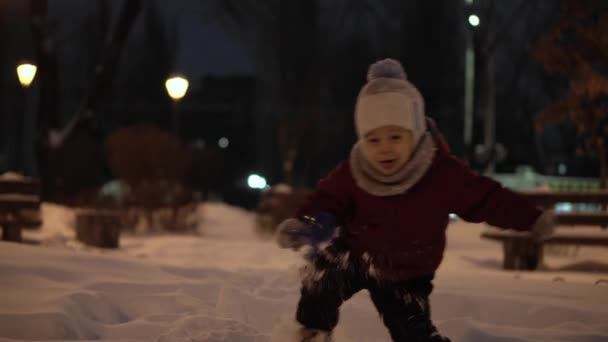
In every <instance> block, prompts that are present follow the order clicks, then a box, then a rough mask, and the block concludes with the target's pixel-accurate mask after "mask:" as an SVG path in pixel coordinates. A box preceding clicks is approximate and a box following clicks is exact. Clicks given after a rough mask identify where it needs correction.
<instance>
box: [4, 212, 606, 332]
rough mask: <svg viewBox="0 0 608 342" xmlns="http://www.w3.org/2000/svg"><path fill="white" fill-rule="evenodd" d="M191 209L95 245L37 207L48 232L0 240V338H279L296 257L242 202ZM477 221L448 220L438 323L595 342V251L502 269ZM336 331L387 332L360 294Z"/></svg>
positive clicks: (601, 291)
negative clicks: (537, 266)
mask: <svg viewBox="0 0 608 342" xmlns="http://www.w3.org/2000/svg"><path fill="white" fill-rule="evenodd" d="M203 214H204V215H205V216H204V217H205V224H204V225H203V227H201V231H202V233H203V236H201V237H194V236H176V235H172V236H168V235H154V236H124V238H123V239H122V240H121V249H120V250H118V251H101V250H96V249H92V248H82V246H80V245H77V244H74V243H67V244H66V243H65V242H66V241H69V236H70V234H71V232H69V231H68V230H66V228H65V227H66V226H69V218H66V216H65V215H68V214H67V213H66V212H65V211H63V212H62V211H61V209H60V208H55V207H52V206H46V207H45V218H46V219H47V220H46V221H45V227H44V229H43V230H45V232H46V233H45V232H42V233H40V234H39V235H40V236H43V237H46V238H47V241H49V243H47V244H45V245H43V246H28V245H23V244H13V243H0V341H22V340H26V341H41V340H42V341H63V340H77V341H85V340H97V341H99V340H101V341H142V342H143V341H159V342H160V341H162V342H168V341H208V342H211V341H215V342H219V341H226V342H238V341H269V340H270V341H276V342H278V341H285V339H286V337H285V336H286V334H287V330H289V328H290V327H291V317H292V316H293V311H294V309H295V305H296V302H297V299H298V279H297V265H298V264H299V263H300V259H299V258H298V257H297V255H295V254H294V253H292V252H289V251H285V250H280V249H278V248H276V247H275V246H274V244H273V243H272V242H269V241H260V240H259V239H257V238H256V237H255V235H254V234H253V233H252V230H251V225H252V217H251V214H250V213H247V212H244V211H241V210H238V209H235V208H230V207H227V206H224V205H219V204H211V205H207V206H205V208H204V213H203ZM61 227H63V228H61ZM482 228H483V227H482V226H479V225H470V224H465V223H456V224H453V225H452V226H451V227H450V229H449V247H448V252H447V254H446V260H445V262H444V264H443V266H442V267H441V269H440V271H439V274H438V277H437V279H436V282H435V285H436V290H435V292H434V294H433V296H432V303H433V316H434V318H435V321H436V323H437V325H438V327H439V329H440V330H441V331H442V332H443V333H444V334H446V335H448V336H450V337H451V338H452V339H453V341H490V342H499V341H500V342H502V341H585V342H587V341H608V319H607V317H608V286H606V285H601V284H600V285H595V282H596V281H597V280H599V279H608V264H607V262H608V250H606V249H591V248H589V249H581V250H580V251H578V253H577V254H576V255H562V256H549V258H548V264H549V265H550V267H551V268H553V269H570V268H577V267H579V268H580V267H582V266H580V265H595V266H594V267H595V272H589V271H587V272H575V271H567V272H566V271H541V272H535V273H529V272H522V273H513V272H503V271H501V270H500V269H499V267H498V266H499V265H500V257H501V251H500V246H499V245H498V244H496V243H492V242H487V241H482V240H480V239H479V232H480V231H481V229H482ZM45 234H47V235H45ZM60 242H61V243H60ZM577 265H579V266H577ZM556 279H558V280H561V279H564V280H565V281H555V280H556ZM271 335H273V336H271ZM336 335H337V340H338V342H344V341H353V342H354V341H389V339H388V335H387V333H386V332H385V330H384V328H383V327H382V325H381V323H380V320H379V318H378V316H377V314H376V313H375V311H374V309H373V306H372V305H371V302H370V301H369V298H368V295H367V293H365V292H362V293H359V294H357V295H356V296H355V297H354V298H353V299H352V300H350V301H349V302H347V303H346V304H345V305H344V307H343V310H342V320H341V323H340V325H339V326H338V328H337V332H336Z"/></svg>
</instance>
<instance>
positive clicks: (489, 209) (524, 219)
mask: <svg viewBox="0 0 608 342" xmlns="http://www.w3.org/2000/svg"><path fill="white" fill-rule="evenodd" d="M448 162H449V163H451V165H452V167H450V169H451V170H452V171H451V176H452V181H451V184H453V186H454V187H453V189H452V190H453V191H452V200H453V201H452V202H453V209H454V213H456V214H457V215H458V216H460V217H461V218H463V219H464V220H466V221H469V222H487V223H488V224H490V225H492V226H496V227H499V228H504V229H516V230H529V229H531V228H532V226H533V225H534V223H535V222H536V219H537V218H538V217H539V216H540V214H541V210H539V209H538V208H536V207H535V206H533V205H532V204H530V203H529V202H528V201H527V200H526V199H525V198H524V197H523V196H521V195H518V194H516V193H515V192H513V191H511V190H509V189H506V188H504V187H503V186H502V185H501V184H500V183H498V182H496V181H495V180H493V179H491V178H488V177H484V176H481V175H478V174H477V173H475V172H473V171H472V170H470V169H469V168H468V167H467V166H466V165H465V164H464V163H463V162H461V161H459V160H458V159H456V158H455V157H450V160H449V161H448Z"/></svg>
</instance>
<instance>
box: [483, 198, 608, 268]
mask: <svg viewBox="0 0 608 342" xmlns="http://www.w3.org/2000/svg"><path fill="white" fill-rule="evenodd" d="M522 195H524V196H525V197H526V198H527V199H528V200H529V201H530V202H532V203H534V204H535V205H537V206H539V207H541V208H550V207H553V206H555V204H557V203H586V204H589V205H596V206H598V209H596V210H595V211H584V212H568V213H557V214H556V224H557V229H556V232H555V234H554V235H553V236H551V237H550V238H549V239H547V240H545V241H543V242H542V243H538V242H535V241H533V240H532V239H531V238H530V235H529V234H528V233H525V232H524V233H522V232H516V231H510V230H499V229H496V228H489V229H488V230H486V231H484V232H483V233H482V234H481V237H482V238H485V239H491V240H496V241H501V242H502V244H503V268H504V269H509V270H520V269H524V270H534V269H536V268H537V267H538V265H539V264H540V263H541V262H542V258H543V245H549V244H562V245H585V246H608V229H606V227H608V211H606V210H605V207H606V204H608V191H598V192H523V193H522ZM582 227H585V228H582ZM589 227H593V228H589Z"/></svg>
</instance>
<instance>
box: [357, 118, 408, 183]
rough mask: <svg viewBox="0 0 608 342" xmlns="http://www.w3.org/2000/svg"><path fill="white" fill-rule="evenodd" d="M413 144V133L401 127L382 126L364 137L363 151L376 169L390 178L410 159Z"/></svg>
mask: <svg viewBox="0 0 608 342" xmlns="http://www.w3.org/2000/svg"><path fill="white" fill-rule="evenodd" d="M413 144H414V137H413V135H412V132H411V131H409V130H406V129H404V128H402V127H399V126H382V127H378V128H376V129H374V130H372V131H370V132H369V133H367V134H366V135H365V136H364V137H363V141H362V144H361V151H362V152H363V156H364V157H365V159H367V161H368V162H369V163H370V164H371V165H372V167H373V168H374V169H376V170H377V171H379V172H380V173H382V174H384V175H387V176H388V175H392V174H394V173H395V172H397V171H398V170H399V169H400V168H401V167H402V166H403V165H404V164H405V163H406V162H407V161H408V160H409V159H410V156H411V155H412V151H413V149H414V146H413Z"/></svg>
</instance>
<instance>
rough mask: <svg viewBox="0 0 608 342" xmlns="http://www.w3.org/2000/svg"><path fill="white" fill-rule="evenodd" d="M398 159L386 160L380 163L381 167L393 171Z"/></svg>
mask: <svg viewBox="0 0 608 342" xmlns="http://www.w3.org/2000/svg"><path fill="white" fill-rule="evenodd" d="M396 162H397V159H385V160H381V161H380V165H381V166H382V168H384V169H392V168H393V167H394V166H395V163H396Z"/></svg>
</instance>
